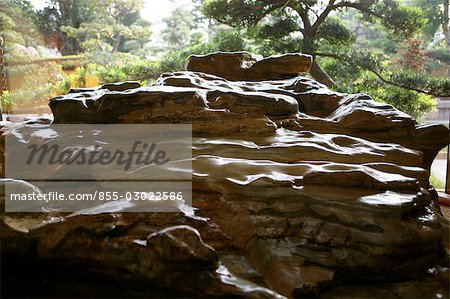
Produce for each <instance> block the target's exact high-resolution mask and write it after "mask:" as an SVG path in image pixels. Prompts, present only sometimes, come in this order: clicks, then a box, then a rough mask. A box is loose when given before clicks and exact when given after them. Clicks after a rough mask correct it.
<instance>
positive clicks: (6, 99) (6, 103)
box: [0, 90, 15, 113]
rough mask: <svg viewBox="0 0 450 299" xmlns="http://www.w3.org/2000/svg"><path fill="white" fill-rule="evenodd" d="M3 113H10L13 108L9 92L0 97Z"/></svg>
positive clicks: (6, 91)
mask: <svg viewBox="0 0 450 299" xmlns="http://www.w3.org/2000/svg"><path fill="white" fill-rule="evenodd" d="M0 100H1V103H2V108H3V112H4V113H10V112H11V111H12V110H13V108H14V107H15V104H14V100H13V98H12V96H11V92H10V91H9V90H5V91H3V93H2V96H1V97H0Z"/></svg>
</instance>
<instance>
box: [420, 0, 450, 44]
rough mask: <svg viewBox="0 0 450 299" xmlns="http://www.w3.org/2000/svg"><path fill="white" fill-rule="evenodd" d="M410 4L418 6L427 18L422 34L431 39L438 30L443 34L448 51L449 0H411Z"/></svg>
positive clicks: (449, 34) (449, 26) (449, 28)
mask: <svg viewBox="0 0 450 299" xmlns="http://www.w3.org/2000/svg"><path fill="white" fill-rule="evenodd" d="M412 5H414V6H417V7H418V8H420V9H421V10H422V11H423V13H424V15H425V17H426V18H427V22H426V25H425V27H424V30H423V32H424V35H425V37H427V39H428V40H432V39H433V38H434V36H435V34H436V33H437V32H439V31H440V30H441V31H442V33H443V35H444V41H445V46H446V48H447V50H449V51H450V22H449V19H450V1H449V0H413V1H412Z"/></svg>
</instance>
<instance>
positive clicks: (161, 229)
mask: <svg viewBox="0 0 450 299" xmlns="http://www.w3.org/2000/svg"><path fill="white" fill-rule="evenodd" d="M243 55H244V56H243ZM245 55H247V54H243V53H237V54H214V55H210V56H205V57H195V65H200V66H201V67H202V69H201V70H202V71H204V72H191V71H187V72H177V73H167V74H163V75H162V76H161V77H160V78H159V79H158V80H157V82H156V83H155V85H154V86H151V87H138V86H135V85H133V84H135V83H124V84H117V85H114V86H112V87H111V86H108V87H105V86H103V87H100V88H98V89H90V90H80V91H76V90H74V91H72V92H71V93H69V94H68V95H65V96H62V97H57V98H54V99H52V100H51V101H50V107H51V109H52V111H53V114H54V123H126V124H130V123H131V124H132V123H189V124H192V126H193V136H194V139H193V148H192V154H193V158H192V168H193V169H192V172H193V182H192V187H193V206H194V207H195V208H196V210H195V213H193V212H192V211H191V212H186V211H185V212H184V213H181V212H180V213H115V214H95V215H80V214H79V213H73V214H71V215H67V214H57V213H56V214H11V213H2V217H1V220H2V221H1V225H2V227H1V231H2V235H1V237H2V254H3V255H6V256H11V257H12V258H11V259H9V260H13V259H14V258H15V259H18V258H24V257H27V258H33V259H36V260H39V261H42V262H44V263H59V264H63V265H66V266H67V267H71V269H72V268H75V269H82V271H86V272H87V273H94V274H95V275H100V276H101V277H107V278H108V279H112V280H113V281H115V282H122V284H123V286H122V285H121V287H120V289H121V290H120V291H118V292H119V293H116V294H115V296H116V297H117V296H119V297H120V296H123V297H148V296H159V297H161V296H164V295H168V294H173V295H174V296H195V297H197V296H207V297H216V296H217V297H220V296H221V297H233V296H237V297H255V298H261V297H263V298H281V297H282V296H286V297H294V296H295V297H296V296H300V297H301V296H307V297H309V296H316V295H319V294H321V293H322V292H324V291H327V290H330V289H333V288H334V287H335V286H337V285H339V284H341V283H347V284H348V283H351V282H353V281H354V280H355V278H357V279H363V280H365V281H366V282H367V281H377V282H384V283H387V282H390V281H399V280H400V281H401V280H408V279H412V278H414V277H417V276H420V275H422V274H424V273H426V271H427V270H428V269H430V268H433V267H437V266H438V265H439V264H440V261H441V260H442V256H443V254H444V252H443V242H442V236H441V229H440V228H441V219H440V214H439V211H438V207H436V206H435V205H434V203H433V201H432V199H433V193H430V192H429V190H430V186H429V173H428V170H429V167H430V163H431V161H432V160H433V159H434V156H435V155H436V153H437V152H438V151H439V150H440V149H441V148H442V147H443V146H445V145H446V144H448V130H447V129H446V128H445V127H443V126H419V125H418V124H417V123H416V122H415V120H414V119H413V118H411V117H410V116H409V115H406V114H404V113H402V112H400V111H398V110H396V109H395V108H393V107H392V106H390V105H386V104H380V103H378V102H376V101H374V100H373V99H371V98H370V97H369V96H368V95H361V94H358V95H348V94H340V93H336V92H333V91H331V90H329V89H327V88H326V87H325V86H323V85H322V84H320V83H317V82H316V81H313V80H311V79H309V78H307V77H302V76H297V75H296V74H297V73H298V72H299V71H297V70H298V69H300V68H301V66H292V65H290V62H291V58H292V57H291V56H292V55H288V56H286V57H278V58H273V59H268V60H262V59H261V58H260V57H259V58H258V57H256V58H255V57H254V56H251V55H249V54H248V55H249V56H245ZM230 57H231V58H230ZM233 57H234V58H233ZM236 57H241V58H242V57H244V58H245V59H248V60H249V61H250V62H249V63H248V64H249V65H251V66H246V67H245V68H246V69H252V68H253V67H255V65H256V66H257V65H258V64H257V63H260V64H259V65H263V66H264V69H265V70H267V72H268V73H271V74H273V77H262V79H265V80H262V79H253V80H252V81H228V80H226V79H224V78H223V77H218V76H215V75H214V74H219V73H220V72H222V69H221V66H225V65H227V64H230V65H231V63H230V59H231V60H232V59H235V58H236ZM299 57H301V56H299ZM213 58H214V59H213ZM191 59H192V58H191ZM192 61H194V60H191V61H190V62H189V63H190V64H194V62H192ZM243 61H244V60H243ZM245 61H246V60H245ZM286 61H288V62H289V63H288V65H287V66H286V68H285V69H286V70H287V71H286V72H285V73H283V74H282V75H280V76H281V77H282V78H283V79H280V77H276V76H278V75H279V74H278V73H277V70H278V69H279V68H280V66H283V65H284V63H285V62H286ZM296 67H297V69H296ZM197 70H200V69H197ZM208 70H211V71H209V72H210V73H214V74H207V73H205V72H206V71H208ZM214 70H215V71H214ZM293 70H295V71H293ZM220 74H222V75H223V76H224V77H227V75H226V74H225V73H220ZM294 74H295V76H294ZM247 75H248V74H247ZM228 78H229V79H230V77H228ZM255 78H256V77H255ZM231 79H232V80H243V79H235V78H234V79H233V78H231ZM273 79H279V80H273ZM130 84H131V85H130ZM128 88H130V89H128ZM23 125H28V126H32V125H33V124H31V123H28V124H22V126H23ZM20 126H21V124H16V125H15V126H14V128H11V126H10V125H9V126H8V125H6V126H5V128H4V129H3V131H4V134H5V135H7V136H9V137H10V138H15V137H14V136H15V135H14V134H12V132H13V131H14V130H20ZM43 126H45V125H43V124H40V125H39V128H43ZM48 126H51V125H48ZM49 138H50V137H49ZM53 138H54V137H53ZM44 142H45V140H44ZM179 171H187V170H186V169H184V170H183V169H180V170H179ZM3 183H4V184H15V185H18V186H22V187H23V188H24V190H29V189H30V188H33V186H32V185H30V184H29V183H26V182H22V181H14V180H4V182H3ZM3 197H4V196H3ZM0 198H1V197H0ZM431 281H432V280H431ZM436 281H438V280H436ZM118 284H119V285H120V283H118ZM10 285H12V287H11V288H13V287H14V284H13V283H12V282H10ZM411 285H413V286H414V285H415V284H414V283H412V284H411ZM403 286H404V285H403V284H402V285H400V286H397V285H395V286H391V287H390V289H395V288H397V287H399V288H401V287H403ZM409 286H410V285H409V284H408V287H409ZM90 288H92V286H90ZM96 288H97V291H98V290H100V291H102V292H103V291H105V290H107V289H108V288H111V287H110V286H109V285H105V286H104V289H102V286H101V285H98V286H97V287H96ZM347 289H350V290H351V291H352V292H353V293H354V294H355V296H356V297H358V296H360V294H362V293H367V294H369V295H370V294H371V293H370V292H358V291H355V290H354V289H352V287H348V288H347ZM417 289H420V286H416V288H414V287H410V291H404V289H403V290H402V292H403V293H402V292H400V293H401V294H403V295H402V296H404V297H405V298H406V297H408V296H413V295H414V294H415V292H416V291H417ZM89 290H91V289H89ZM342 290H344V291H342ZM345 290H346V287H343V288H341V289H336V290H331V291H330V292H328V293H327V294H325V295H324V296H325V297H326V298H328V297H333V296H337V297H339V296H341V294H342V292H345ZM443 290H444V291H442V287H441V286H440V285H439V284H438V282H436V285H433V286H432V287H430V292H431V293H429V294H428V295H430V296H435V295H436V294H435V293H433V292H441V291H442V292H444V293H445V292H446V291H445V287H444V288H443ZM91 291H92V290H91ZM422 292H423V290H422ZM77 295H85V293H81V294H77ZM372 295H373V294H372ZM426 295H427V294H426ZM327 296H328V297H327ZM400 297H401V296H400Z"/></svg>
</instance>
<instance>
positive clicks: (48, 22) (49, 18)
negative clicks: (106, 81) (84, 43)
mask: <svg viewBox="0 0 450 299" xmlns="http://www.w3.org/2000/svg"><path fill="white" fill-rule="evenodd" d="M89 2H90V1H89V0H49V2H48V6H46V7H45V8H44V9H42V10H41V11H39V12H38V18H39V27H40V30H41V31H42V32H43V33H44V34H45V36H46V41H47V44H48V45H49V46H52V47H56V48H57V49H58V50H59V51H60V52H61V53H62V54H63V55H71V54H78V53H79V52H80V43H79V41H78V39H77V38H76V37H71V36H68V35H67V34H66V32H64V31H63V27H64V26H68V27H71V28H80V26H81V24H83V23H85V22H88V21H89V19H90V18H91V16H90V14H91V12H90V10H89V6H88V4H89Z"/></svg>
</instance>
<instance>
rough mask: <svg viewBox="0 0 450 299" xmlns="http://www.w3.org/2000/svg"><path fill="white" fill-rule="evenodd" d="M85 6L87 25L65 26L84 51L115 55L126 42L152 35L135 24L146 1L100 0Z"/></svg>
mask: <svg viewBox="0 0 450 299" xmlns="http://www.w3.org/2000/svg"><path fill="white" fill-rule="evenodd" d="M68 1H71V0H68ZM86 5H87V8H88V9H89V20H88V21H87V22H84V23H82V24H81V25H80V26H79V27H74V26H64V27H62V30H63V31H64V32H66V33H67V35H68V36H70V37H73V38H77V39H78V40H80V41H81V46H82V48H83V49H84V50H85V51H90V52H93V51H99V50H100V51H101V52H103V53H107V52H108V53H110V54H115V53H117V51H118V50H119V46H120V45H121V43H122V41H123V40H124V39H128V40H142V39H147V38H148V36H149V35H150V31H149V29H148V28H147V27H144V26H142V25H138V24H137V22H136V21H137V20H138V19H139V17H138V11H139V10H140V9H141V8H142V7H143V0H98V1H88V3H86Z"/></svg>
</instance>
